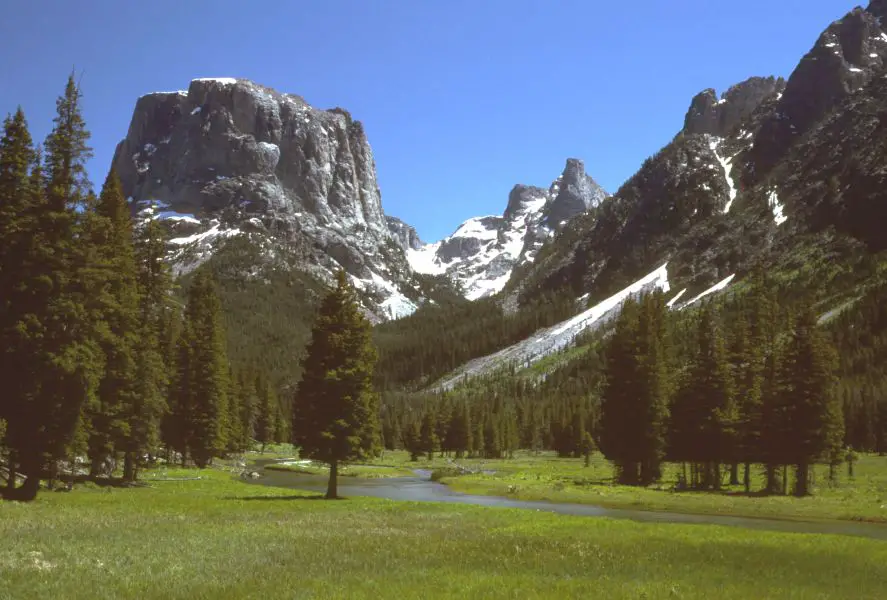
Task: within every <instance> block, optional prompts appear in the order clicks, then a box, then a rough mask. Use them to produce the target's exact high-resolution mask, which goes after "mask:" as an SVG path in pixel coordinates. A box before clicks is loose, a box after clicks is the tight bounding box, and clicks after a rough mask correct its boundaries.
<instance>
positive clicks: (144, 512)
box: [0, 461, 887, 599]
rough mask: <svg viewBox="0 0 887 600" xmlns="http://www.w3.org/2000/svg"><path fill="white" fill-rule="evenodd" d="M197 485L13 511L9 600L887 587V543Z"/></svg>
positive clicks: (0, 541)
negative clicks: (38, 599) (886, 583)
mask: <svg viewBox="0 0 887 600" xmlns="http://www.w3.org/2000/svg"><path fill="white" fill-rule="evenodd" d="M436 462H437V461H436ZM441 462H442V461H441ZM573 462H574V463H577V464H578V465H580V466H579V467H577V468H582V467H581V462H580V461H573ZM197 474H199V475H200V476H201V477H202V479H200V480H198V481H193V480H192V481H153V482H152V481H151V476H152V473H150V472H149V473H146V478H145V479H146V481H148V482H149V483H150V486H151V487H148V488H134V489H115V488H98V487H95V486H93V485H89V484H87V485H84V486H79V487H77V488H75V490H74V491H73V492H71V493H52V492H45V493H42V494H41V496H40V497H39V498H38V500H37V501H36V502H34V503H32V504H16V503H4V504H0V581H2V586H0V598H13V599H19V598H22V599H24V598H28V599H31V598H71V599H77V598H89V599H93V598H164V599H166V598H183V599H184V598H189V599H191V598H375V599H379V598H419V597H421V598H460V599H464V598H480V597H483V598H513V597H520V598H573V597H575V598H579V597H583V598H588V597H600V598H641V597H646V598H662V597H675V598H703V597H706V596H708V597H718V598H772V597H780V598H883V597H884V581H887V545H885V544H884V543H883V542H878V541H873V540H867V539H859V538H853V537H849V536H825V535H802V534H783V533H770V532H760V531H748V530H743V529H738V528H730V527H719V526H698V525H695V526H694V525H671V524H648V523H636V522H632V521H627V520H610V519H595V518H583V517H569V516H560V515H552V514H547V513H537V512H532V511H525V510H507V509H488V508H482V507H474V506H466V505H453V504H436V503H407V502H394V501H389V500H381V499H372V498H351V499H348V500H340V501H323V500H319V499H316V496H315V495H312V494H310V493H299V492H293V491H292V490H285V489H278V488H268V487H259V486H253V485H249V484H247V483H244V482H242V481H239V480H237V479H234V478H232V475H231V474H230V473H227V472H224V471H221V470H206V471H201V472H199V473H198V472H196V471H194V470H177V469H171V470H169V471H168V472H164V474H163V475H164V477H167V478H168V477H194V476H195V475H197Z"/></svg>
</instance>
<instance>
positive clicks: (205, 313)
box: [185, 270, 229, 468]
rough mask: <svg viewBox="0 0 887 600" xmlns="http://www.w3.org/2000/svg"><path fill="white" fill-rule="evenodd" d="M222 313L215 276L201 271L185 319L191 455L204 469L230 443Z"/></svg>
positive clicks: (196, 278) (189, 300)
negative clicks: (227, 420) (187, 349)
mask: <svg viewBox="0 0 887 600" xmlns="http://www.w3.org/2000/svg"><path fill="white" fill-rule="evenodd" d="M221 312H222V307H221V302H220V300H219V296H218V292H217V291H216V284H215V281H214V279H213V276H212V274H211V273H210V272H209V271H208V270H199V271H198V273H197V276H196V277H195V278H194V282H193V283H192V284H191V287H190V289H189V290H188V307H187V310H186V313H185V317H186V321H187V325H186V328H187V330H188V331H189V333H190V335H189V336H188V341H189V342H190V344H191V348H190V357H189V368H190V374H189V382H190V386H189V388H190V389H189V390H188V392H189V398H188V400H189V403H188V404H189V414H188V419H187V430H188V434H189V440H188V451H189V452H190V454H191V457H192V458H193V459H194V462H195V464H196V465H197V466H198V467H200V468H203V467H206V466H207V465H208V464H209V462H210V461H211V460H212V458H213V457H214V456H219V455H220V454H221V453H222V452H223V450H224V448H225V441H226V440H225V433H226V432H225V423H226V419H227V415H226V409H227V406H228V398H227V395H228V387H229V386H228V359H227V354H226V339H225V332H224V329H223V327H222V314H221Z"/></svg>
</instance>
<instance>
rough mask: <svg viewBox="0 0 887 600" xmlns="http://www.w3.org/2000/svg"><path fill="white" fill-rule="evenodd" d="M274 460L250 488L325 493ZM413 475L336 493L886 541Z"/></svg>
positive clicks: (840, 524)
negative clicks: (460, 488) (468, 486)
mask: <svg viewBox="0 0 887 600" xmlns="http://www.w3.org/2000/svg"><path fill="white" fill-rule="evenodd" d="M274 462H276V461H272V460H260V461H257V462H256V463H255V464H254V465H253V468H254V469H255V470H256V471H258V472H259V473H260V474H261V475H262V476H261V477H260V478H259V479H254V480H248V481H250V483H254V484H256V485H265V486H271V487H281V488H291V489H297V490H304V491H311V492H321V493H322V492H325V491H326V484H327V476H326V475H307V474H302V473H294V472H287V471H277V470H273V469H265V468H264V466H265V465H268V464H272V463H274ZM415 473H416V476H415V477H388V478H379V479H363V478H359V477H340V478H339V495H340V496H345V497H348V496H373V497H376V498H387V499H389V500H403V501H410V502H454V503H458V504H474V505H478V506H488V507H495V508H520V509H525V510H536V511H544V512H552V513H558V514H564V515H575V516H584V517H609V518H613V519H630V520H633V521H642V522H646V523H687V524H704V525H727V526H732V527H743V528H746V529H759V530H765V531H782V532H788V533H825V534H835V535H850V536H857V537H866V538H874V539H881V540H887V525H881V524H877V523H862V522H856V521H789V520H780V519H765V518H754V517H733V516H727V515H712V514H684V513H672V512H656V511H645V510H631V509H624V508H605V507H602V506H595V505H593V504H567V503H560V502H544V501H533V500H517V499H513V498H504V497H500V496H481V495H475V494H464V493H461V492H455V491H453V490H451V489H450V488H449V487H447V486H446V485H444V484H442V483H438V482H435V481H431V479H430V477H431V472H430V471H426V470H423V469H417V470H416V471H415Z"/></svg>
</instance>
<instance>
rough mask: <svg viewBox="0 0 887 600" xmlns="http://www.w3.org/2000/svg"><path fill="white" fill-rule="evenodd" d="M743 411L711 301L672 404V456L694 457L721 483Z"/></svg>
mask: <svg viewBox="0 0 887 600" xmlns="http://www.w3.org/2000/svg"><path fill="white" fill-rule="evenodd" d="M736 421H737V416H736V412H735V404H734V396H733V382H732V377H731V373H730V368H729V364H728V362H727V356H726V350H725V346H724V339H723V336H722V335H721V332H720V328H719V327H718V325H717V322H716V315H715V313H714V310H713V308H712V306H711V304H707V305H706V306H705V307H703V309H702V314H701V315H700V319H699V323H698V331H697V340H696V353H695V355H694V356H693V359H692V361H691V365H690V368H689V371H688V373H687V376H686V377H685V378H684V382H683V385H682V386H681V388H680V390H679V391H678V393H677V395H676V397H675V402H674V405H673V407H672V420H671V435H672V456H673V458H674V459H676V460H681V461H689V462H691V463H693V465H694V474H697V475H701V482H699V481H694V482H693V485H694V486H698V485H702V486H703V487H714V488H716V489H717V488H719V487H720V483H721V475H720V465H721V464H722V463H725V462H733V460H734V459H735V457H736V450H735V441H736V433H735V427H736Z"/></svg>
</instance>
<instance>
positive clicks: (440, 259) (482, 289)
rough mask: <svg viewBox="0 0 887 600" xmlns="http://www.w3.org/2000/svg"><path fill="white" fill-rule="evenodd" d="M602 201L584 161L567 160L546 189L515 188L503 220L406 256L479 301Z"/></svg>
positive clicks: (476, 224)
mask: <svg viewBox="0 0 887 600" xmlns="http://www.w3.org/2000/svg"><path fill="white" fill-rule="evenodd" d="M606 197H607V193H606V192H605V191H604V190H603V189H602V188H601V187H600V186H599V185H598V184H597V183H596V182H595V181H594V179H593V178H592V177H591V176H590V175H588V174H586V172H585V163H583V162H582V161H581V160H579V159H576V158H570V159H568V160H567V162H566V166H565V167H564V170H563V172H562V173H561V175H560V176H559V177H558V178H557V179H556V180H555V181H554V182H553V183H552V184H551V186H550V187H549V188H548V189H545V188H541V187H536V186H531V185H523V184H518V185H515V186H514V187H513V188H512V189H511V191H510V192H509V194H508V203H507V205H506V208H505V212H503V213H502V216H496V215H493V216H485V217H473V218H471V219H468V220H467V221H465V222H464V223H462V224H461V225H460V226H459V227H458V228H457V229H456V231H455V232H453V234H452V235H450V236H448V237H447V238H445V239H443V240H441V241H439V242H435V243H434V244H426V245H424V246H422V247H421V248H418V249H413V250H410V251H408V252H407V256H408V258H409V261H410V264H411V265H412V267H413V269H414V270H416V271H417V272H420V273H429V274H446V275H448V276H449V278H450V279H451V280H453V281H454V282H456V283H458V284H459V285H461V287H462V290H463V292H464V294H465V296H466V297H467V298H469V299H472V300H474V299H477V298H482V297H484V296H488V295H490V294H495V293H496V292H498V291H500V290H501V289H502V288H503V287H504V286H505V284H506V283H507V282H508V280H509V278H510V277H511V273H512V271H513V269H514V268H515V267H516V266H520V265H524V264H526V263H530V262H533V261H534V260H535V258H536V253H537V252H538V251H539V249H540V248H541V247H542V245H543V243H544V242H545V241H547V240H548V239H550V238H551V237H552V236H553V235H554V233H555V232H556V231H558V230H559V229H561V227H562V226H563V225H564V224H565V223H566V222H567V221H568V220H569V219H571V218H573V217H575V216H576V215H579V214H582V213H584V212H586V211H588V210H589V209H591V208H594V207H596V206H598V205H599V204H600V203H601V202H602V201H603V200H604V199H605V198H606Z"/></svg>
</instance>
